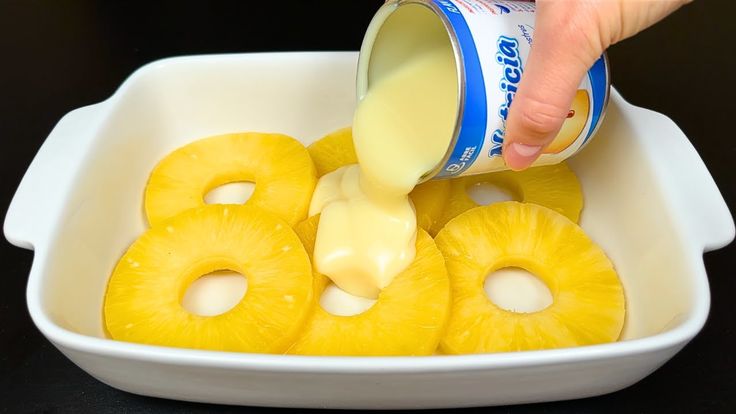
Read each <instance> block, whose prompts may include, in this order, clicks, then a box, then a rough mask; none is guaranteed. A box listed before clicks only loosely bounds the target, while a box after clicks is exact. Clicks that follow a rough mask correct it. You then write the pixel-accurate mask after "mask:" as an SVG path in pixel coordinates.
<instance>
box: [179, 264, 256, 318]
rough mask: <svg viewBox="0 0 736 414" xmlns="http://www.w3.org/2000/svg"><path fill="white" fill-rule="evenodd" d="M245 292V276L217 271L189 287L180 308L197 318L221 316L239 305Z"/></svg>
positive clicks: (227, 271)
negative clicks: (197, 316)
mask: <svg viewBox="0 0 736 414" xmlns="http://www.w3.org/2000/svg"><path fill="white" fill-rule="evenodd" d="M247 290H248V279H246V278H245V276H243V275H242V274H240V273H238V272H233V271H232V270H218V271H216V272H212V273H208V274H206V275H204V276H201V277H200V278H199V279H197V280H195V281H194V282H193V283H192V284H191V285H189V287H188V288H187V290H186V292H185V293H184V297H183V298H182V300H181V306H182V307H184V309H186V310H187V311H188V312H190V313H193V314H195V315H199V316H216V315H221V314H223V313H225V312H227V311H229V310H230V309H232V308H234V307H235V305H237V304H238V303H240V301H241V300H242V299H243V296H245V292H246V291H247Z"/></svg>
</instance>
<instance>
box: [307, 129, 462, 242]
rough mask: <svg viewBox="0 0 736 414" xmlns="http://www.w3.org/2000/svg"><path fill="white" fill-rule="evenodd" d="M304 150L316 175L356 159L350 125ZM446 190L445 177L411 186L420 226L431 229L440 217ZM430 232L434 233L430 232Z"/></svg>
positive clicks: (447, 185)
mask: <svg viewBox="0 0 736 414" xmlns="http://www.w3.org/2000/svg"><path fill="white" fill-rule="evenodd" d="M307 150H309V155H310V156H311V157H312V160H313V161H314V166H315V167H316V168H317V176H318V177H321V176H323V175H325V174H327V173H329V172H332V171H335V170H336V169H338V168H340V167H344V166H346V165H349V164H355V163H357V162H358V157H357V155H355V146H354V145H353V135H352V129H351V128H350V127H347V128H342V129H338V130H337V131H335V132H332V133H330V134H327V135H325V136H324V137H322V138H320V139H319V140H317V141H315V142H314V143H312V145H310V146H308V147H307ZM449 193H450V182H449V181H448V180H435V181H428V182H426V183H423V184H419V185H418V186H416V187H415V188H414V191H412V192H411V194H409V197H410V198H411V201H412V202H413V203H414V209H415V210H416V213H417V225H418V226H419V227H421V228H423V229H424V230H427V231H430V229H431V228H433V226H434V225H435V223H436V222H438V221H439V220H440V219H441V218H442V215H443V213H444V208H445V203H446V202H447V198H448V195H449ZM443 224H444V223H443ZM440 227H441V226H440ZM430 233H431V234H432V235H434V234H436V232H431V231H430Z"/></svg>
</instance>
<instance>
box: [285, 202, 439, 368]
mask: <svg viewBox="0 0 736 414" xmlns="http://www.w3.org/2000/svg"><path fill="white" fill-rule="evenodd" d="M318 222H319V216H318V215H317V216H313V217H311V218H310V219H309V220H307V221H305V222H302V223H300V224H298V225H297V226H296V227H295V229H294V230H295V231H296V233H297V234H298V235H299V237H300V238H301V239H302V243H303V244H304V247H305V248H306V249H307V252H309V253H310V255H311V252H312V251H313V249H314V240H315V238H316V232H317V224H318ZM416 247H417V254H416V259H414V262H412V264H411V265H410V266H409V268H407V269H406V270H404V271H403V272H402V273H400V274H399V275H397V276H396V278H395V279H394V280H393V281H392V282H391V284H390V285H389V286H388V287H386V288H385V289H384V290H383V291H381V293H380V294H379V296H378V300H377V301H376V303H375V304H373V306H372V307H371V308H369V309H368V310H366V311H365V312H363V313H361V314H358V315H353V316H336V315H332V314H330V313H328V312H327V311H325V310H324V309H323V308H322V307H321V306H320V305H319V300H320V296H321V295H322V292H323V290H324V288H325V287H326V286H327V285H328V284H329V279H328V278H327V277H326V276H324V275H321V274H318V273H316V272H315V278H316V279H315V292H314V299H313V300H314V302H315V305H314V307H313V310H312V314H311V315H310V316H309V317H308V319H307V322H306V324H305V327H304V329H303V330H302V334H301V335H300V336H299V338H298V339H297V341H296V342H295V343H294V345H293V346H292V347H291V348H290V349H289V351H288V353H290V354H300V355H342V356H377V355H432V353H433V352H434V351H435V349H436V348H437V345H438V343H439V339H440V336H441V335H442V331H443V329H444V326H445V323H446V321H447V317H448V311H449V306H450V285H449V281H448V278H447V271H446V269H445V264H444V260H443V259H442V255H441V254H440V252H439V250H437V247H436V246H435V244H434V241H433V240H432V238H431V237H430V236H429V235H428V234H427V233H426V232H424V231H422V230H419V232H418V234H417V244H416Z"/></svg>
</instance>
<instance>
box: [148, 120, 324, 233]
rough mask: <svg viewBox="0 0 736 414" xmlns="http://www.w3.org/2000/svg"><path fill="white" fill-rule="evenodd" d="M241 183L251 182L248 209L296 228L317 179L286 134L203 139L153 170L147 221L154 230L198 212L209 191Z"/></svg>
mask: <svg viewBox="0 0 736 414" xmlns="http://www.w3.org/2000/svg"><path fill="white" fill-rule="evenodd" d="M242 181H247V182H253V183H255V191H254V192H253V194H252V195H251V197H250V198H249V199H248V201H246V203H245V204H246V205H250V206H254V207H259V208H262V209H264V210H266V211H268V212H270V213H272V214H275V215H277V216H278V217H280V218H281V219H283V220H286V222H288V223H289V225H294V224H296V223H298V222H300V221H301V220H304V218H306V216H307V210H308V209H309V201H310V200H311V198H312V191H314V187H315V185H316V183H317V177H316V172H315V168H314V164H313V163H312V160H311V158H310V157H309V153H308V152H307V149H306V148H305V147H304V146H303V145H302V144H301V143H300V142H299V141H297V140H295V139H294V138H291V137H289V136H287V135H282V134H265V133H255V132H249V133H238V134H226V135H218V136H214V137H209V138H204V139H201V140H198V141H195V142H193V143H191V144H188V145H186V146H184V147H181V148H179V149H177V150H176V151H174V152H172V153H171V154H169V155H168V156H167V157H166V158H164V159H163V160H162V161H161V162H159V164H158V165H157V166H156V167H155V168H154V170H153V172H152V174H151V177H150V179H149V181H148V185H147V186H146V191H145V210H146V215H147V217H148V222H149V223H150V225H151V226H157V225H158V224H160V223H161V222H163V221H164V220H166V219H168V218H171V217H173V216H175V215H177V214H179V213H181V212H183V211H185V210H188V209H191V208H197V207H201V206H203V205H205V201H204V197H205V195H206V194H207V193H208V192H209V191H210V190H212V189H214V188H216V187H219V186H221V185H224V184H228V183H233V182H242Z"/></svg>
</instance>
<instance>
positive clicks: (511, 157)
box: [503, 0, 691, 170]
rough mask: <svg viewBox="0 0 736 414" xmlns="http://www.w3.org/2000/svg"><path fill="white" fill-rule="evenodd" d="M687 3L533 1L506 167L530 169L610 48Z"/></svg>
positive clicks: (505, 152) (508, 133)
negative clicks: (528, 49) (530, 37)
mask: <svg viewBox="0 0 736 414" xmlns="http://www.w3.org/2000/svg"><path fill="white" fill-rule="evenodd" d="M690 1H691V0H537V2H536V3H537V14H536V21H535V29H534V42H533V43H532V48H531V52H530V53H529V58H528V59H527V64H526V67H525V68H524V74H523V76H522V78H521V82H520V84H519V90H518V91H517V92H516V96H515V97H514V101H513V104H512V105H511V109H510V111H509V117H508V120H507V123H506V133H505V138H504V147H503V156H504V159H505V161H506V165H508V166H509V168H511V169H512V170H523V169H525V168H527V167H529V166H530V165H531V164H532V163H533V162H534V161H535V160H536V159H537V158H538V157H539V155H540V154H541V153H542V151H543V150H544V147H545V146H546V145H548V144H549V143H550V142H552V140H554V138H555V136H556V135H557V133H558V131H559V130H560V127H561V126H562V123H563V122H564V121H565V118H566V117H567V113H568V111H569V110H570V105H571V104H572V100H573V98H574V96H575V92H576V91H577V89H578V85H580V82H581V80H582V79H583V76H585V74H586V73H587V71H588V69H590V67H591V66H592V65H593V63H595V61H596V60H597V59H598V58H599V57H600V56H601V54H602V53H603V52H604V51H605V50H606V49H607V48H608V47H609V46H610V45H612V44H614V43H616V42H618V41H621V40H623V39H626V38H627V37H631V36H633V35H635V34H636V33H638V32H640V31H642V30H644V29H646V28H647V27H649V26H651V25H653V24H655V23H657V22H658V21H660V20H662V19H663V18H664V17H666V16H667V15H668V14H670V13H672V12H673V11H675V10H677V9H678V8H679V7H680V6H682V5H683V4H685V3H689V2H690Z"/></svg>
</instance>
